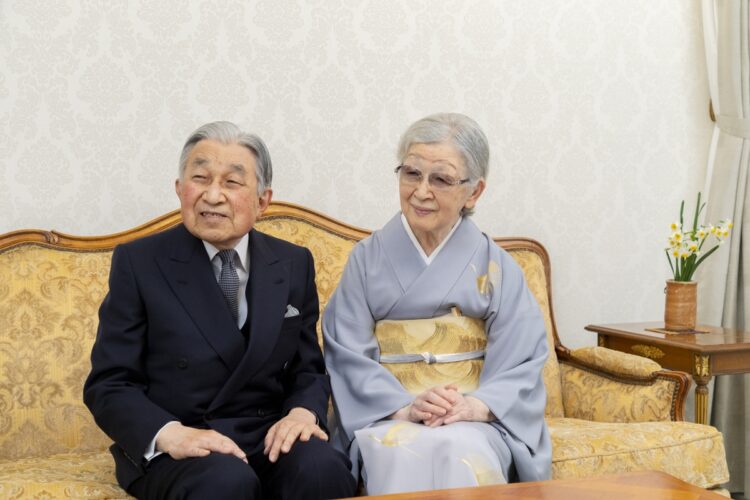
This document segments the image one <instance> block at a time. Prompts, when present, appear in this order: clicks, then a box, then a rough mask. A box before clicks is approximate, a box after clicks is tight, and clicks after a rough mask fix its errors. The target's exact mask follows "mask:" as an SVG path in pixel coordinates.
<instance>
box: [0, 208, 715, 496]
mask: <svg viewBox="0 0 750 500" xmlns="http://www.w3.org/2000/svg"><path fill="white" fill-rule="evenodd" d="M179 223H180V214H179V212H178V211H175V212H172V213H169V214H166V215H164V216H162V217H159V218H157V219H155V220H153V221H151V222H148V223H147V224H144V225H142V226H139V227H136V228H134V229H132V230H129V231H125V232H122V233H117V234H112V235H107V236H102V237H78V236H72V235H67V234H62V233H59V232H55V231H41V230H23V231H14V232H11V233H7V234H4V235H0V497H2V498H20V497H23V498H37V497H45V498H65V497H73V498H127V497H128V495H127V494H126V493H125V492H124V491H123V490H121V489H120V488H119V487H118V486H117V484H116V481H115V476H114V467H113V462H112V458H111V457H110V454H109V451H108V449H107V448H108V446H109V444H110V440H109V438H108V437H107V436H106V435H104V434H103V433H102V432H101V431H100V430H99V429H98V428H97V426H96V425H95V424H94V421H93V419H92V417H91V415H90V414H89V412H88V410H87V409H86V407H85V406H84V405H83V402H82V400H81V388H82V385H83V381H84V379H85V377H86V375H87V374H88V371H89V368H90V363H89V353H90V350H91V346H92V343H93V341H94V338H95V335H96V328H97V311H98V307H99V304H100V303H101V301H102V299H103V297H104V295H105V294H106V292H107V279H108V274H109V266H110V257H111V253H112V250H113V248H114V247H115V246H116V245H117V244H118V243H122V242H125V241H130V240H132V239H135V238H139V237H142V236H145V235H148V234H152V233H154V232H158V231H161V230H164V229H166V228H169V227H172V226H174V225H176V224H179ZM257 227H258V229H260V230H262V231H265V232H267V233H270V234H272V235H275V236H278V237H281V238H284V239H287V240H289V241H292V242H295V243H298V244H301V245H305V246H307V247H308V248H310V250H311V251H312V253H313V255H314V257H315V264H316V270H317V278H316V282H317V286H318V291H319V294H320V306H321V310H322V309H323V308H325V305H326V303H327V302H328V299H329V297H330V296H331V294H332V292H333V290H334V289H335V288H336V285H337V283H338V280H339V277H340V275H341V272H342V270H343V267H344V265H345V263H346V260H347V255H348V253H349V251H350V250H351V248H352V246H353V245H354V244H355V243H356V242H357V241H358V240H359V239H361V238H363V237H365V236H367V234H369V233H368V231H365V230H363V229H358V228H355V227H353V226H349V225H347V224H344V223H341V222H338V221H335V220H333V219H331V218H329V217H326V216H324V215H322V214H319V213H316V212H314V211H313V210H310V209H307V208H304V207H300V206H295V205H292V204H289V203H282V202H274V203H272V205H271V206H270V208H269V209H268V210H267V211H266V213H265V215H264V217H263V218H262V219H261V220H260V221H259V222H258V226H257ZM495 241H496V242H497V244H498V245H500V246H502V247H503V248H505V249H506V250H507V251H508V252H510V254H511V255H512V256H513V257H514V258H515V260H516V261H517V262H518V263H519V264H520V266H521V268H522V269H523V271H524V273H525V276H526V280H527V282H528V284H529V287H530V288H531V290H532V292H533V293H534V295H535V297H536V299H537V301H538V302H539V305H540V307H541V309H542V312H543V314H544V317H545V320H546V327H547V337H548V341H549V345H550V356H549V359H548V361H547V363H546V365H545V368H544V379H545V384H546V388H547V408H546V417H547V421H548V424H549V428H550V432H551V436H552V443H553V445H552V446H553V461H552V476H553V478H554V479H567V478H581V477H590V476H596V475H603V474H611V473H619V472H626V471H638V470H660V471H663V472H667V473H669V474H672V475H674V476H676V477H678V478H680V479H683V480H685V481H687V482H689V483H692V484H695V485H697V486H700V487H703V488H714V487H717V486H718V485H720V484H721V483H724V482H726V481H728V479H729V477H728V472H727V464H726V458H725V452H724V443H723V440H722V436H721V434H720V433H719V432H718V431H717V430H716V429H715V428H713V427H710V426H706V425H699V424H694V423H689V422H684V421H683V411H684V398H685V396H686V394H687V390H688V387H689V385H690V382H689V379H688V376H687V375H686V374H684V373H681V372H674V371H666V370H662V369H661V367H660V366H659V365H658V364H657V363H656V362H654V361H652V360H649V359H647V358H644V357H638V356H635V355H630V354H624V353H619V352H615V351H612V350H608V349H606V348H603V347H586V348H582V349H577V350H574V351H571V350H569V349H567V348H566V347H564V346H563V345H562V344H561V343H560V338H559V336H558V332H557V329H556V327H555V319H554V314H553V309H552V296H551V286H550V263H549V258H548V255H547V252H546V251H545V249H544V247H542V245H540V244H539V243H537V242H535V241H533V240H529V239H524V238H496V239H495ZM319 333H320V332H319ZM321 342H322V337H321ZM323 348H325V346H323Z"/></svg>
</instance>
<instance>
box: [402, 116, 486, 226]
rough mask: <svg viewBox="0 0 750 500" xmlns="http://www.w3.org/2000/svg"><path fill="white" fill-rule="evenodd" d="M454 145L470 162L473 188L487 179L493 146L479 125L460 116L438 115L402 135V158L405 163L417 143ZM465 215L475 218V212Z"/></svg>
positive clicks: (468, 212)
mask: <svg viewBox="0 0 750 500" xmlns="http://www.w3.org/2000/svg"><path fill="white" fill-rule="evenodd" d="M443 142H447V143H450V144H452V145H453V146H454V147H455V148H456V150H458V152H459V154H460V155H461V156H462V157H463V159H464V162H465V163H466V170H467V175H468V177H469V181H470V182H469V185H470V186H474V185H476V183H477V181H479V179H480V178H484V179H487V175H488V174H489V163H490V145H489V142H488V141H487V136H486V135H484V132H483V131H482V128H481V127H480V126H479V124H478V123H477V122H475V121H474V120H472V119H471V118H469V117H468V116H466V115H462V114H460V113H437V114H434V115H430V116H427V117H425V118H422V119H421V120H417V121H416V122H414V123H413V124H412V125H411V126H410V127H409V128H408V129H407V130H406V132H404V133H403V135H402V136H401V140H399V143H398V159H399V161H400V162H403V161H404V160H405V159H406V155H407V153H408V152H409V148H411V147H412V146H413V145H414V144H437V143H443ZM461 213H462V215H471V214H472V213H474V210H473V209H466V208H464V209H463V210H462V211H461Z"/></svg>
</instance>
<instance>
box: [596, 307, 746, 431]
mask: <svg viewBox="0 0 750 500" xmlns="http://www.w3.org/2000/svg"><path fill="white" fill-rule="evenodd" d="M658 328H664V323H663V322H656V321H654V322H648V323H620V324H611V325H588V326H587V327H586V330H588V331H590V332H594V333H596V334H597V336H598V344H599V345H600V346H602V347H608V348H610V349H614V350H616V351H621V352H627V353H630V354H637V355H639V356H644V357H646V358H650V359H653V360H654V361H656V362H657V363H659V364H660V365H661V366H663V367H664V368H669V369H672V370H681V371H684V372H687V373H690V374H691V375H692V376H693V380H695V385H696V387H695V421H696V422H698V423H701V424H707V423H708V387H707V384H708V382H709V381H710V380H711V377H712V376H714V375H730V374H736V373H750V332H744V331H742V330H734V329H731V328H722V327H716V326H704V325H701V326H699V327H698V328H699V329H701V330H707V331H708V333H657V332H653V331H649V329H658Z"/></svg>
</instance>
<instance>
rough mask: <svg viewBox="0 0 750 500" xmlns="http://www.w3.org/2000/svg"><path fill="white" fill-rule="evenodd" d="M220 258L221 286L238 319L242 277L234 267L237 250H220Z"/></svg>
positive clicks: (233, 314) (234, 316)
mask: <svg viewBox="0 0 750 500" xmlns="http://www.w3.org/2000/svg"><path fill="white" fill-rule="evenodd" d="M218 255H219V258H220V259H221V274H220V275H219V288H221V291H222V292H224V298H225V299H226V300H227V305H228V306H229V310H230V311H231V312H232V317H233V318H234V320H235V321H237V316H238V315H239V305H240V304H239V291H240V277H239V276H238V275H237V269H235V267H234V257H235V255H237V252H236V251H235V250H234V249H231V250H220V251H219V253H218Z"/></svg>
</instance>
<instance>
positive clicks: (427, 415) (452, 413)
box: [392, 384, 494, 427]
mask: <svg viewBox="0 0 750 500" xmlns="http://www.w3.org/2000/svg"><path fill="white" fill-rule="evenodd" d="M392 418H394V419H396V420H409V421H410V422H417V423H423V424H424V425H427V426H429V427H439V426H441V425H448V424H452V423H454V422H461V421H466V422H490V421H492V420H494V415H492V412H490V409H489V408H488V407H487V405H486V404H484V402H482V401H481V400H480V399H477V398H475V397H473V396H466V395H464V394H461V393H460V392H458V386H456V385H455V384H448V385H445V386H435V387H431V388H430V389H427V390H425V391H424V392H422V393H420V394H418V395H417V396H416V397H415V398H414V401H412V403H411V404H410V405H407V406H405V407H403V408H401V409H400V410H399V411H397V412H396V413H394V414H393V416H392Z"/></svg>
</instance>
